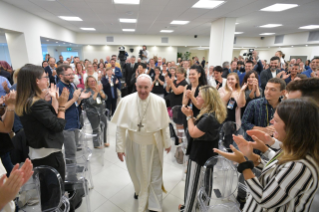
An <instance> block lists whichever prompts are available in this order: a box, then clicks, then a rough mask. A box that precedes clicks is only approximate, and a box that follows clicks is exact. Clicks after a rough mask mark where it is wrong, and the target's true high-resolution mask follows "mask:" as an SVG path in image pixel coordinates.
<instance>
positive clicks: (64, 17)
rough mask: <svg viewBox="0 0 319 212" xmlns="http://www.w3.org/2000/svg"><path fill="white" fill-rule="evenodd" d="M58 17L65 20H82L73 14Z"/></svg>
mask: <svg viewBox="0 0 319 212" xmlns="http://www.w3.org/2000/svg"><path fill="white" fill-rule="evenodd" d="M58 17H59V18H61V19H63V20H66V21H83V20H82V19H81V18H79V17H74V16H58Z"/></svg>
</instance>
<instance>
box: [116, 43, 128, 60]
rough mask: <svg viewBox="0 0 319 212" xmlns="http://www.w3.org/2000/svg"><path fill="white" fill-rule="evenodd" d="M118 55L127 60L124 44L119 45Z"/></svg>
mask: <svg viewBox="0 0 319 212" xmlns="http://www.w3.org/2000/svg"><path fill="white" fill-rule="evenodd" d="M118 57H119V59H120V61H125V60H126V59H127V54H126V52H125V47H124V46H120V47H119V56H118Z"/></svg>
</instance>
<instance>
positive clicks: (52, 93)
mask: <svg viewBox="0 0 319 212" xmlns="http://www.w3.org/2000/svg"><path fill="white" fill-rule="evenodd" d="M48 92H49V94H50V96H51V97H52V98H54V99H55V98H56V99H58V98H59V87H57V86H56V85H55V84H54V83H51V87H50V88H49V90H48Z"/></svg>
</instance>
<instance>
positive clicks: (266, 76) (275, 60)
mask: <svg viewBox="0 0 319 212" xmlns="http://www.w3.org/2000/svg"><path fill="white" fill-rule="evenodd" d="M278 64H280V58H279V57H272V58H271V59H270V65H269V69H266V70H263V71H262V72H261V74H260V81H261V88H262V89H263V91H265V87H266V84H267V82H268V80H270V79H271V78H275V77H277V78H281V77H280V73H281V71H280V70H279V69H277V67H278Z"/></svg>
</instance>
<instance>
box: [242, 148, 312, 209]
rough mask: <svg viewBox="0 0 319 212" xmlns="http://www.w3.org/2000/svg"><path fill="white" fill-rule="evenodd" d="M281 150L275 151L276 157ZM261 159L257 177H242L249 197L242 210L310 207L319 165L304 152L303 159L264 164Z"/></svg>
mask: <svg viewBox="0 0 319 212" xmlns="http://www.w3.org/2000/svg"><path fill="white" fill-rule="evenodd" d="M279 153H281V151H279V152H277V154H276V155H275V157H276V156H277V155H278V154H279ZM266 163H267V161H262V162H261V164H260V165H259V166H258V167H257V168H263V169H262V173H261V175H260V177H259V179H257V177H254V178H251V179H248V180H246V181H245V183H246V185H247V192H248V193H249V196H248V199H247V201H246V204H245V206H244V209H243V211H244V212H259V211H268V212H272V211H276V212H282V211H287V212H290V211H295V212H299V211H300V212H301V211H309V210H310V207H311V204H312V200H313V198H314V196H315V194H316V191H317V190H318V165H317V164H316V163H315V161H314V160H313V159H312V158H311V157H310V156H307V157H306V158H305V159H301V160H297V161H290V162H287V163H284V164H280V165H279V164H278V160H274V161H272V162H271V163H270V164H268V166H266Z"/></svg>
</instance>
